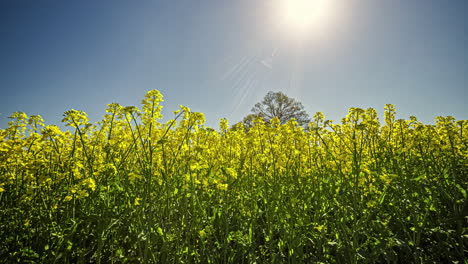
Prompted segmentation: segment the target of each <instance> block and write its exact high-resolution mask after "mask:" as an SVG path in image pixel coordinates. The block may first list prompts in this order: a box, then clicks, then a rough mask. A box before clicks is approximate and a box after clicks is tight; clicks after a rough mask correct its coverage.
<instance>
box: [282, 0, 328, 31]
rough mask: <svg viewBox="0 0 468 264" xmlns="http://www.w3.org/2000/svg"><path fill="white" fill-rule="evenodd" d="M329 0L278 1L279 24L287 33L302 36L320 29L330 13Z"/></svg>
mask: <svg viewBox="0 0 468 264" xmlns="http://www.w3.org/2000/svg"><path fill="white" fill-rule="evenodd" d="M332 2H333V1H331V0H278V5H277V7H278V13H279V17H280V24H281V25H282V27H284V29H285V30H286V31H287V32H290V33H293V34H298V35H299V36H303V35H306V34H309V33H310V32H311V31H312V30H317V29H320V28H322V27H323V26H324V25H325V24H326V23H327V22H328V21H327V20H328V18H329V17H330V15H331V12H332Z"/></svg>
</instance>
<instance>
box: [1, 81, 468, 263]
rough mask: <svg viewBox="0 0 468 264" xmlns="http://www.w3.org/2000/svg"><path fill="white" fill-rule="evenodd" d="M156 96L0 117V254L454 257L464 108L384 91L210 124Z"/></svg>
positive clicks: (462, 210) (189, 259) (343, 259)
mask: <svg viewBox="0 0 468 264" xmlns="http://www.w3.org/2000/svg"><path fill="white" fill-rule="evenodd" d="M162 102H163V97H162V95H161V93H160V92H159V91H157V90H153V91H149V92H148V93H147V94H146V96H145V97H144V99H143V101H142V107H141V109H140V108H138V107H135V106H127V107H124V106H121V105H119V104H117V103H113V104H109V105H108V108H107V109H106V114H105V116H104V118H103V120H102V121H100V122H97V123H96V124H91V123H90V122H89V121H88V118H87V115H86V113H85V112H83V111H77V110H70V111H67V112H65V114H64V118H63V122H64V123H65V125H66V126H67V127H68V130H65V131H62V130H61V129H60V128H59V127H57V126H50V125H45V124H44V120H42V118H41V117H40V116H27V115H26V114H25V113H22V112H17V113H13V114H12V115H11V117H10V118H11V121H10V122H9V126H8V127H7V128H6V129H0V205H1V207H0V216H1V217H0V219H1V221H2V225H3V228H2V229H1V230H0V239H1V242H0V259H1V260H0V262H2V261H4V262H5V263H7V262H39V263H55V262H61V263H77V262H96V263H100V262H106V263H108V262H110V263H114V262H115V263H124V262H126V263H128V262H130V263H133V262H148V263H166V262H180V263H219V262H229V263H239V262H248V263H254V262H292V263H294V262H339V263H367V262H370V263H372V262H412V263H420V262H450V261H452V262H456V261H458V262H459V263H462V262H463V261H464V256H466V254H467V247H468V237H467V231H468V226H467V222H466V207H467V204H468V202H467V193H466V189H467V188H468V182H467V176H468V175H467V172H468V170H467V165H468V147H467V141H468V133H467V132H468V131H467V127H468V126H467V124H468V121H467V120H458V121H457V120H455V119H454V118H453V117H450V116H448V117H437V118H436V123H435V125H425V124H423V123H421V122H420V121H418V120H417V119H416V117H413V116H411V117H410V119H409V120H403V119H400V120H396V119H395V114H396V110H395V107H394V106H393V105H386V106H385V107H384V110H385V112H384V123H383V124H381V123H380V121H379V118H378V115H377V112H376V110H375V109H372V108H369V109H360V108H351V109H350V110H349V112H348V114H347V115H346V117H344V118H343V119H342V120H341V123H340V124H334V122H333V121H331V120H327V119H326V118H325V116H324V115H323V114H322V113H320V112H318V113H316V114H315V115H314V118H313V120H312V121H311V123H310V124H309V125H308V127H307V129H303V128H302V127H301V126H299V125H298V123H297V122H296V121H294V120H290V121H288V122H286V123H285V124H281V123H280V122H279V119H277V118H273V119H272V120H270V122H269V123H265V122H264V121H263V119H261V118H257V119H254V120H253V123H252V124H253V126H252V127H250V128H248V129H247V128H244V127H243V126H242V124H240V125H236V126H235V127H233V128H229V122H228V120H226V119H221V120H220V123H219V131H215V130H213V129H211V128H208V127H205V125H204V123H205V117H204V115H203V114H202V113H196V112H192V111H191V110H190V109H189V108H188V107H185V106H180V109H179V110H176V111H174V118H173V119H171V120H169V121H167V122H162V121H161V119H162V114H161V110H162V106H161V105H160V104H161V103H162Z"/></svg>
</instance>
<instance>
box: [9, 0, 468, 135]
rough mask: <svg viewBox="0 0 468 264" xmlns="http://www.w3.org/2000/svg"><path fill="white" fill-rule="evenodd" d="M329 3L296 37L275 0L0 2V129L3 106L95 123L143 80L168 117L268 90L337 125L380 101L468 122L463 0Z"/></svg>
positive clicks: (226, 108) (212, 111)
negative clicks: (82, 116)
mask: <svg viewBox="0 0 468 264" xmlns="http://www.w3.org/2000/svg"><path fill="white" fill-rule="evenodd" d="M311 1H317V0H311ZM329 1H330V4H329V6H328V7H327V10H326V14H323V18H317V19H316V20H315V21H314V22H313V23H314V25H313V26H312V27H310V28H308V29H307V30H302V31H301V32H300V33H299V30H298V29H297V28H294V26H293V25H289V28H288V26H285V25H284V23H283V22H284V21H283V20H284V19H283V18H282V14H281V12H282V10H283V9H284V8H282V7H281V8H279V7H278V5H279V4H278V3H279V0H235V1H233V0H197V1H194V0H167V1H157V0H139V1H130V0H127V1H121V0H112V1H110V0H108V1H105V0H102V1H96V0H92V1H91V0H90V1H87V0H80V1H62V0H40V1H36V0H0V113H2V115H1V116H0V128H5V127H6V123H7V122H8V119H7V116H9V115H10V114H11V113H12V112H14V111H24V112H26V113H27V114H28V115H33V114H40V115H42V116H43V117H44V119H45V120H46V123H48V124H58V123H59V122H60V120H61V118H62V114H63V112H64V111H66V110H69V109H77V110H83V111H86V112H87V113H88V114H89V117H90V119H91V120H92V121H98V120H100V118H101V117H102V116H103V115H104V113H105V112H104V110H105V108H106V105H107V104H109V103H112V102H118V103H120V104H122V105H137V106H139V104H140V101H141V99H142V98H143V96H144V94H145V92H146V91H147V90H151V89H158V90H160V91H161V92H162V93H163V95H164V98H165V100H166V101H165V102H164V103H163V105H164V113H165V114H166V116H171V115H172V113H171V112H172V111H174V110H176V109H177V108H178V105H180V104H182V105H186V106H188V107H190V108H191V109H192V110H193V111H200V112H203V113H204V114H205V116H206V118H207V125H208V126H213V127H215V128H217V124H218V119H219V118H221V117H226V118H228V119H229V120H230V122H231V124H233V123H234V122H237V121H240V120H241V119H242V118H243V116H245V115H247V114H248V113H249V112H250V109H251V108H252V106H253V105H254V104H255V103H256V102H259V101H261V100H262V98H263V96H264V95H265V94H266V93H267V92H268V91H282V92H284V93H286V94H287V95H288V96H290V97H293V98H295V99H297V100H299V101H301V102H302V103H303V105H304V106H305V108H306V110H307V111H308V112H309V113H310V114H311V115H312V114H313V113H315V112H317V111H321V112H323V113H324V114H325V116H326V117H327V118H329V119H333V120H335V121H336V122H338V121H339V120H340V119H341V118H342V117H343V116H344V115H346V113H347V109H348V108H349V107H353V106H356V107H362V108H367V107H373V108H376V109H377V110H378V111H379V113H382V112H383V106H384V104H386V103H392V104H394V105H396V107H397V111H398V113H399V115H398V117H399V118H408V117H409V115H415V116H416V117H418V118H419V119H420V120H421V121H423V122H425V123H432V122H433V119H434V117H435V116H438V115H452V116H454V117H455V118H457V119H467V118H468V107H467V104H466V101H467V99H468V97H467V90H468V89H467V88H468V87H467V84H468V79H467V78H468V77H467V76H468V15H467V14H468V1H466V0H450V1H442V0H378V1H376V0H329ZM279 21H282V23H279Z"/></svg>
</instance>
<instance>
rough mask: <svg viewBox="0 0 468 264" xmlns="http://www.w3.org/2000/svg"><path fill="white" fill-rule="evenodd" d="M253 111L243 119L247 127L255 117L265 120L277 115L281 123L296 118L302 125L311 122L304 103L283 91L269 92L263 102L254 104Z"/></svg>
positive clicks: (267, 120)
mask: <svg viewBox="0 0 468 264" xmlns="http://www.w3.org/2000/svg"><path fill="white" fill-rule="evenodd" d="M251 112H252V114H250V115H248V116H246V117H245V118H244V120H243V122H244V125H246V126H247V127H248V126H249V124H251V122H252V120H253V119H254V118H255V117H261V118H263V120H264V121H265V122H270V120H271V119H272V118H273V117H277V118H278V119H279V120H280V123H281V124H284V123H286V122H287V121H288V120H291V119H295V120H296V121H297V123H298V124H299V125H300V126H306V125H307V124H308V123H309V122H310V118H309V115H308V114H307V112H306V111H305V110H304V106H303V105H302V103H301V102H298V101H296V100H295V99H294V98H291V97H288V96H287V95H286V94H284V93H282V92H271V91H270V92H268V93H267V94H266V95H265V97H264V98H263V100H262V101H261V102H259V103H256V104H255V105H254V107H253V108H252V110H251Z"/></svg>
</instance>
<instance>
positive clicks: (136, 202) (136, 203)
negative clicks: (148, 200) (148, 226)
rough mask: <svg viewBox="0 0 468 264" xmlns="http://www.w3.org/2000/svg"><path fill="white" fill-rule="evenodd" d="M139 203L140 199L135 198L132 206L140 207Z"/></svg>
mask: <svg viewBox="0 0 468 264" xmlns="http://www.w3.org/2000/svg"><path fill="white" fill-rule="evenodd" d="M140 201H141V198H140V197H135V202H134V203H133V204H134V205H136V206H138V205H140Z"/></svg>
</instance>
